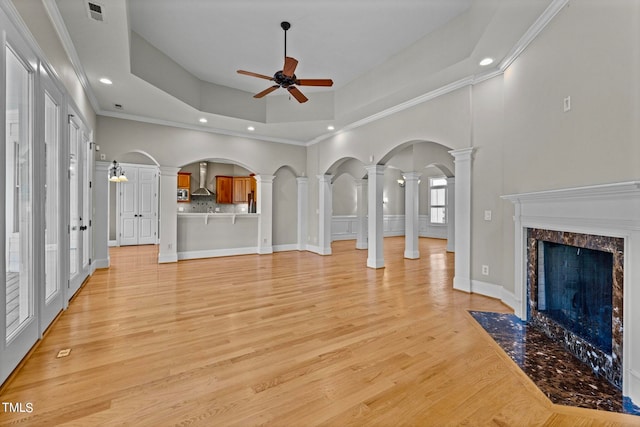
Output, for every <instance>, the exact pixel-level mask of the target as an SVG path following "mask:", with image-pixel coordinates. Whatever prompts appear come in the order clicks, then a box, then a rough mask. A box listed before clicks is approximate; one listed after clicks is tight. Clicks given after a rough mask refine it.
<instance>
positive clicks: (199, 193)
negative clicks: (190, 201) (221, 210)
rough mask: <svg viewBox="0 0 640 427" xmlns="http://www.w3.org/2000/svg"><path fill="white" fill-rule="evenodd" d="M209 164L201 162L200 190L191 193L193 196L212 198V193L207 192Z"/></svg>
mask: <svg viewBox="0 0 640 427" xmlns="http://www.w3.org/2000/svg"><path fill="white" fill-rule="evenodd" d="M206 185H207V162H200V188H198V189H197V190H196V191H194V192H193V193H191V195H192V196H211V191H209V190H207V188H206Z"/></svg>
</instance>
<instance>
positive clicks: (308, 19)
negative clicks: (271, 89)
mask: <svg viewBox="0 0 640 427" xmlns="http://www.w3.org/2000/svg"><path fill="white" fill-rule="evenodd" d="M470 4H471V0H427V1H425V0H394V1H393V2H391V1H380V0H349V1H345V0H333V1H318V0H277V1H264V0H259V1H258V0H217V1H211V0H190V1H186V2H185V1H179V2H178V1H175V0H129V11H130V24H131V29H132V30H133V31H135V32H136V33H138V34H140V35H141V36H142V37H143V38H145V39H146V40H147V41H148V42H149V43H151V44H152V45H153V46H155V47H157V48H158V49H160V50H161V51H163V52H164V53H165V54H166V55H168V56H169V57H170V58H172V59H173V60H174V61H176V62H177V63H179V64H180V65H182V66H183V67H184V68H185V69H187V70H188V71H190V72H191V73H192V74H194V75H195V76H197V77H198V78H200V79H201V80H205V81H208V82H213V83H218V84H221V85H224V86H229V87H233V88H236V89H242V90H249V91H260V90H262V89H264V88H265V87H267V86H268V83H265V82H264V81H260V80H254V79H251V78H247V77H245V76H241V75H238V74H237V73H236V70H237V69H239V68H240V69H245V70H249V71H254V72H258V73H261V74H266V75H269V76H271V75H273V74H274V73H275V72H276V71H278V70H281V69H282V64H283V57H284V31H283V30H282V28H281V27H280V23H281V22H282V21H288V22H290V23H291V29H290V30H289V31H288V32H287V54H288V56H293V57H295V58H297V59H298V60H299V61H300V63H299V66H298V70H297V72H296V74H297V75H298V76H299V77H300V78H305V77H307V78H332V79H333V81H334V84H335V86H336V88H339V87H341V86H343V85H344V84H346V83H347V82H350V81H352V80H354V79H355V78H357V77H358V76H360V75H362V74H364V73H365V72H366V71H368V70H370V69H372V68H374V67H376V66H378V65H380V64H382V63H383V62H384V61H385V60H387V59H389V58H390V57H391V56H393V55H395V54H396V53H398V52H399V51H401V50H403V49H405V48H407V47H408V46H409V45H411V44H413V43H414V42H416V41H417V40H418V39H420V38H422V37H424V36H425V35H426V34H428V33H430V32H431V31H433V30H434V29H436V28H438V27H440V26H442V25H444V24H445V23H447V22H448V21H450V20H451V18H453V17H455V16H457V15H459V14H460V13H462V12H464V11H465V10H466V9H468V8H469V6H470ZM306 91H309V89H307V90H306Z"/></svg>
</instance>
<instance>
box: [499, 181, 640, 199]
mask: <svg viewBox="0 0 640 427" xmlns="http://www.w3.org/2000/svg"><path fill="white" fill-rule="evenodd" d="M621 195H640V181H628V182H618V183H612V184H600V185H590V186H586V187H575V188H562V189H559V190H545V191H535V192H531V193H520V194H507V195H505V196H501V198H502V199H504V200H509V201H510V202H513V203H516V202H520V203H523V202H528V201H540V200H553V199H567V198H570V199H575V198H585V197H588V198H593V197H611V196H621Z"/></svg>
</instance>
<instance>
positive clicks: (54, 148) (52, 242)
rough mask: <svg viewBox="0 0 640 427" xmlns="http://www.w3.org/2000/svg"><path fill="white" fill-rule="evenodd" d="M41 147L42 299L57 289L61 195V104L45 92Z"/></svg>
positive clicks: (49, 296) (58, 279)
mask: <svg viewBox="0 0 640 427" xmlns="http://www.w3.org/2000/svg"><path fill="white" fill-rule="evenodd" d="M44 95H45V96H44V102H45V105H44V149H45V179H46V181H45V231H44V233H45V266H46V267H45V301H47V300H50V299H51V298H52V297H54V296H55V295H56V294H57V293H58V292H59V291H60V274H59V271H58V270H59V268H58V266H59V264H60V263H59V259H60V241H59V240H60V237H59V216H58V210H59V206H60V198H59V195H58V185H59V182H58V174H59V169H58V150H59V149H60V147H59V144H58V142H59V141H58V140H59V135H60V131H59V122H60V106H59V105H58V103H56V101H55V100H54V98H53V97H52V96H51V94H49V92H47V91H45V93H44Z"/></svg>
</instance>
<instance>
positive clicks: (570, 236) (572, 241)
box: [527, 228, 624, 388]
mask: <svg viewBox="0 0 640 427" xmlns="http://www.w3.org/2000/svg"><path fill="white" fill-rule="evenodd" d="M623 252H624V239H621V238H616V237H607V236H597V235H590V234H582V233H572V232H562V231H553V230H542V229H537V228H528V229H527V288H528V318H529V323H530V324H531V325H532V326H534V327H537V328H538V329H541V330H542V331H544V332H545V334H546V335H547V336H549V337H550V338H552V339H554V340H556V341H559V342H560V343H561V344H563V345H564V346H565V348H567V350H569V351H570V352H572V353H573V354H574V355H575V356H576V357H578V358H579V359H580V360H582V361H583V362H585V363H587V364H589V365H590V366H591V368H592V369H593V370H594V371H595V372H596V373H598V374H599V375H602V376H604V377H605V378H607V379H608V380H609V381H610V382H611V383H612V384H614V385H615V386H617V387H619V388H621V387H622V332H623V299H622V296H623V292H622V290H623V289H624V287H623V285H624V284H623V277H624V272H623V266H624V257H623Z"/></svg>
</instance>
